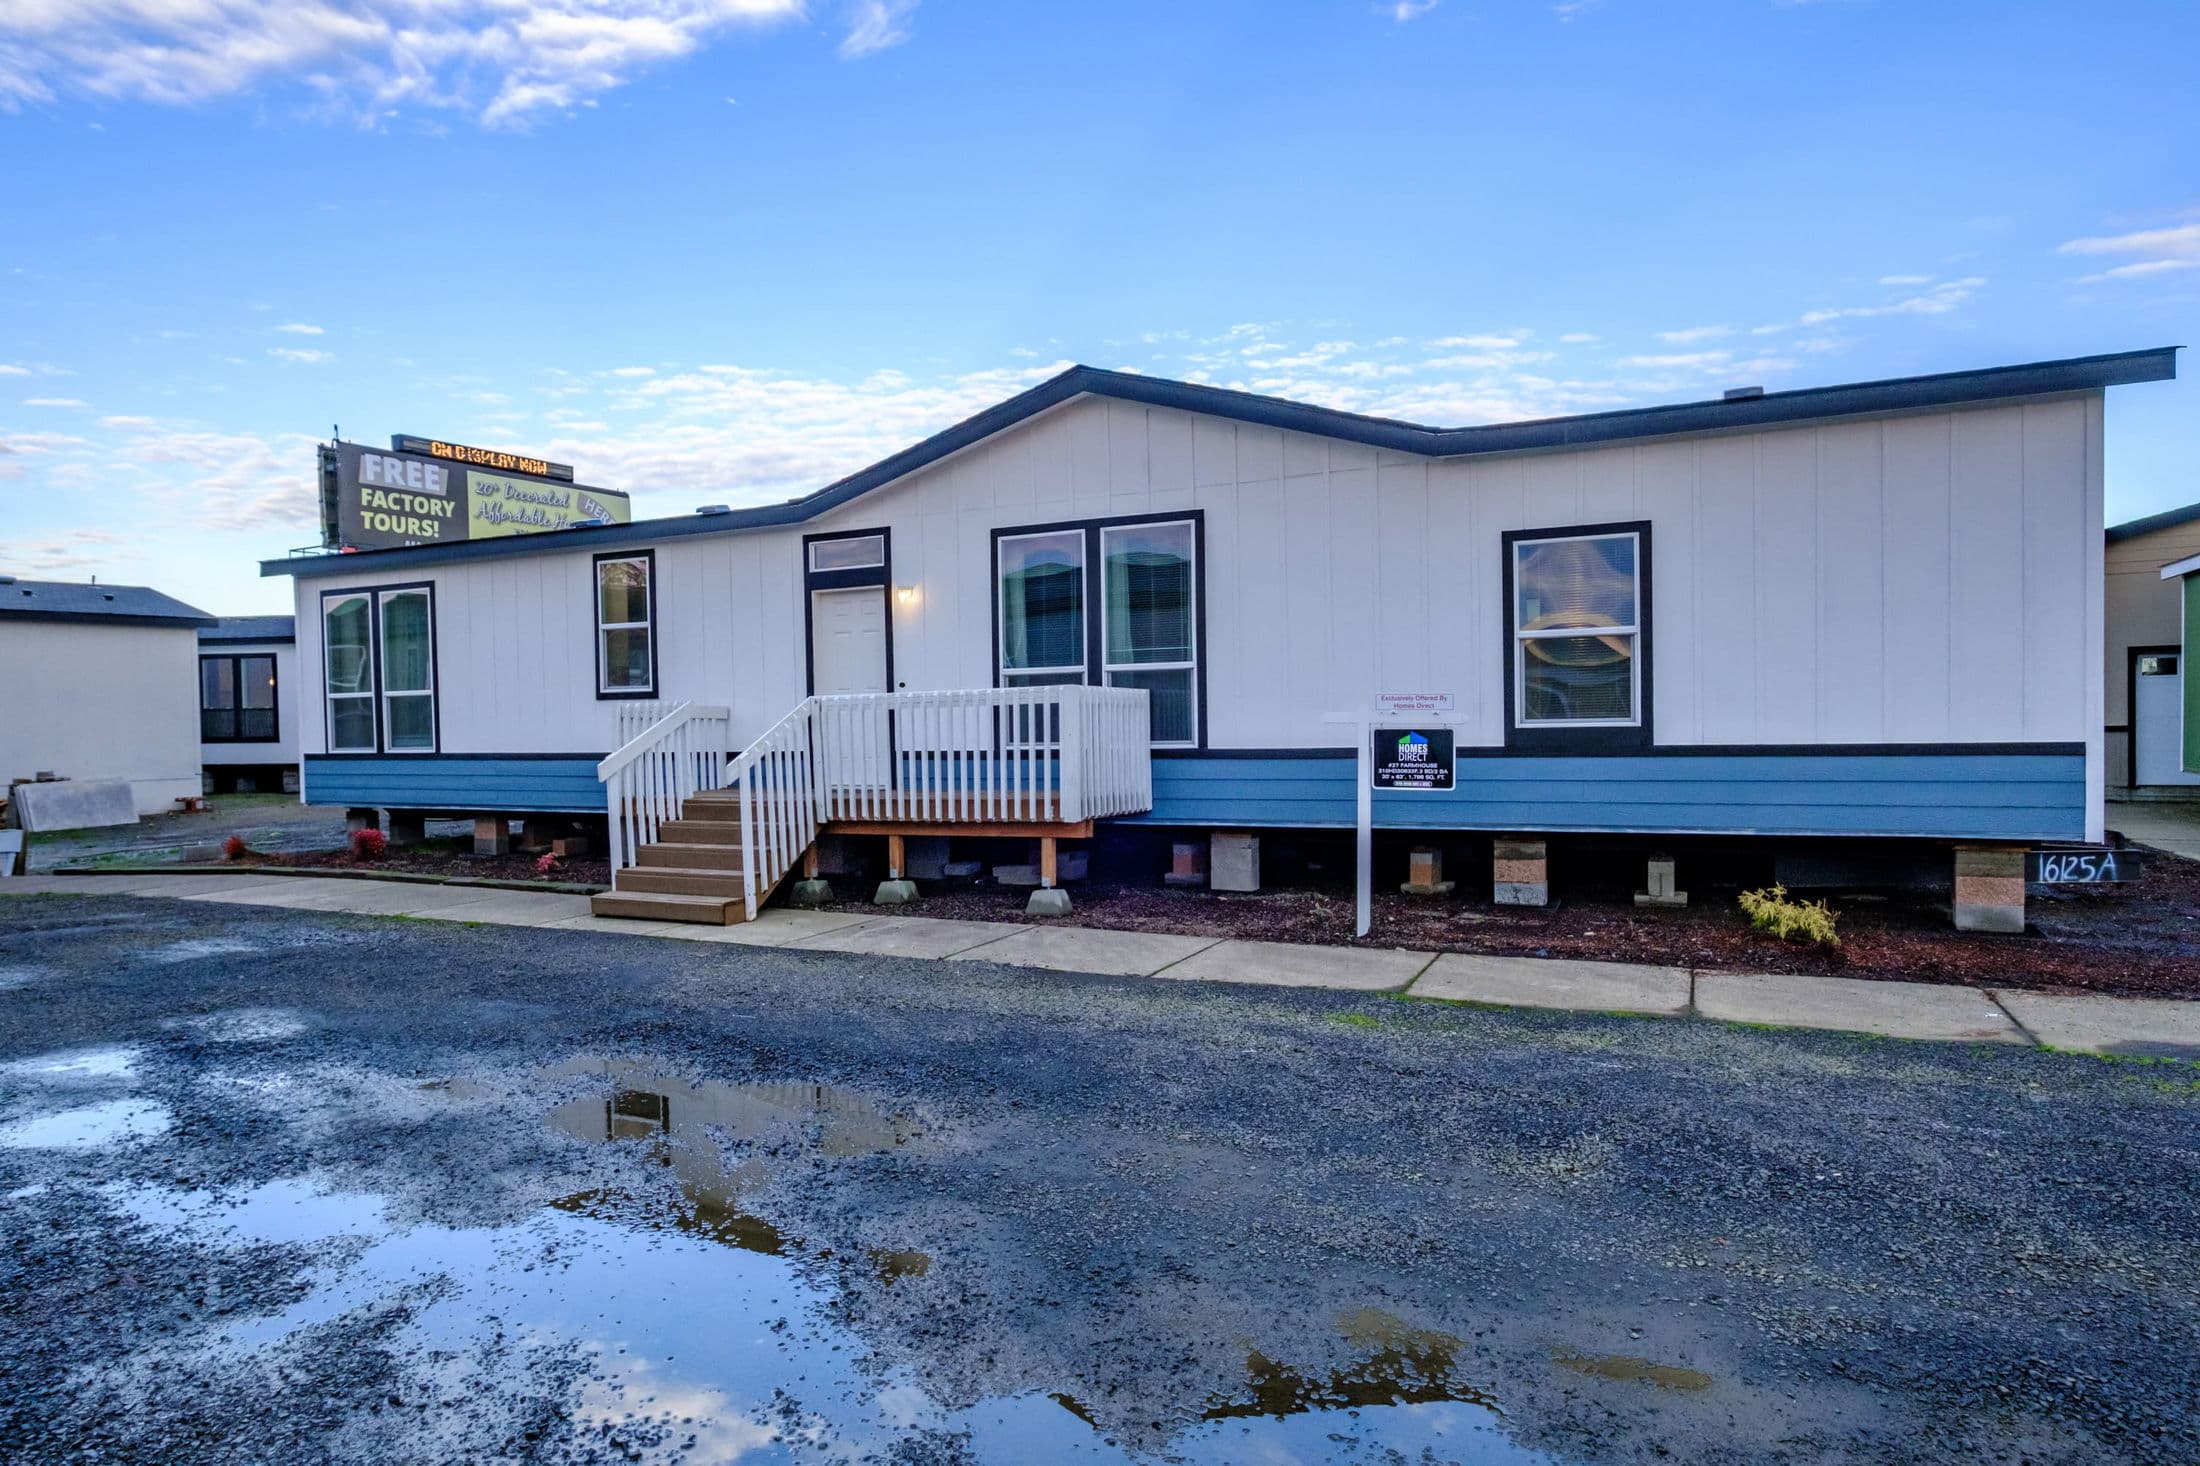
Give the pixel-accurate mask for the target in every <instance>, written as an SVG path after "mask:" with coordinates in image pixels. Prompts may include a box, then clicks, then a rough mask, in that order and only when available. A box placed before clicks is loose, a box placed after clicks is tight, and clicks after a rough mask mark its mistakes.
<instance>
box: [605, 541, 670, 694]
mask: <svg viewBox="0 0 2200 1466" xmlns="http://www.w3.org/2000/svg"><path fill="white" fill-rule="evenodd" d="M656 579H657V557H656V556H655V555H654V554H652V553H651V552H649V551H647V550H644V551H643V552H642V553H640V554H638V555H598V556H597V557H596V696H597V697H599V698H620V697H655V696H656V695H657V626H656V620H657V617H656V609H657V599H656V598H657V587H656Z"/></svg>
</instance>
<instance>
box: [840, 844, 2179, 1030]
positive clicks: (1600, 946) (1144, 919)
mask: <svg viewBox="0 0 2200 1466" xmlns="http://www.w3.org/2000/svg"><path fill="white" fill-rule="evenodd" d="M859 885H860V883H858V882H855V881H853V880H850V881H847V882H844V883H842V884H841V885H840V886H838V887H836V890H837V891H838V893H839V897H840V899H839V900H838V901H836V903H835V904H836V906H839V907H841V908H843V909H847V910H869V909H870V907H869V904H868V898H869V890H868V888H867V887H861V888H859ZM922 889H923V892H924V894H923V898H922V900H921V901H920V902H919V904H918V905H917V906H915V907H913V908H909V909H908V914H910V915H917V916H938V917H958V918H964V919H968V920H974V921H1012V922H1037V921H1038V920H1040V919H1039V918H1033V917H1029V916H1027V915H1026V914H1025V913H1024V908H1023V903H1024V899H1025V895H1026V893H1025V892H1023V891H1020V890H1012V889H1004V888H1001V887H997V886H990V885H981V886H972V887H966V888H964V889H961V890H947V889H940V888H937V887H932V886H926V887H923V888H922ZM1739 890H1740V887H1738V886H1729V885H1705V886H1702V887H1696V888H1692V889H1691V890H1690V893H1689V894H1690V904H1689V906H1688V908H1687V909H1686V910H1684V911H1657V912H1650V911H1640V910H1637V909H1636V908H1635V906H1634V904H1633V902H1632V900H1631V898H1630V897H1629V896H1628V895H1626V894H1625V893H1616V892H1612V891H1608V890H1599V889H1595V888H1575V889H1569V888H1566V887H1563V886H1562V887H1560V888H1559V890H1558V892H1557V893H1556V894H1557V901H1556V904H1554V905H1553V906H1551V907H1549V908H1546V909H1542V910H1532V909H1524V908H1520V907H1511V906H1498V905H1495V904H1494V903H1492V902H1491V901H1490V900H1489V898H1488V891H1487V889H1486V888H1485V889H1484V890H1482V891H1479V892H1471V893H1465V894H1461V895H1455V896H1452V897H1441V898H1416V897H1409V896H1403V895H1400V894H1398V892H1396V891H1395V890H1390V891H1385V890H1382V889H1380V888H1378V889H1377V891H1376V895H1375V913H1374V923H1373V928H1372V930H1371V932H1370V935H1369V936H1368V938H1367V941H1366V945H1369V946H1377V947H1409V948H1414V949H1417V950H1420V951H1432V952H1471V953H1479V954H1485V955H1490V956H1528V957H1568V958H1579V959H1584V960H1589V961H1602V962H1641V963H1649V964H1655V965H1660V966H1674V967H1698V968H1709V969H1714V970H1720V971H1730V972H1792V973H1805V974H1823V975H1827V976H1839V977H1860V978H1874V979H1881V980H1893V981H1903V982H1946V983H1991V984H1993V985H1995V986H2000V987H2011V988H2026V989H2031V990H2035V991H2040V992H2088V993H2106V994H2117V995H2123V996H2143V997H2193V998H2200V864H2196V863H2194V862H2191V861H2186V860H2181V859H2178V858H2177V857H2175V856H2172V855H2168V854H2164V853H2161V852H2154V851H2149V852H2148V855H2147V862H2146V866H2145V872H2144V874H2143V875H2142V876H2141V877H2140V879H2138V880H2136V881H2132V882H2130V883H2128V884H2125V885H2121V886H2102V887H2092V888H2082V887H2041V886H2035V887H2033V888H2032V889H2031V892H2030V894H2029V898H2028V908H2027V915H2028V916H2029V918H2030V928H2029V930H2028V931H2027V932H2026V933H2025V935H2023V936H2021V937H2005V936H1981V935H1974V934H1966V933H1963V932H1958V931H1956V930H1955V929H1954V928H1953V927H1952V926H1951V925H1950V920H1949V914H1948V907H1947V903H1946V897H1945V895H1944V894H1942V895H1940V896H1935V895H1933V894H1932V893H1915V892H1913V893H1888V894H1884V895H1881V894H1872V895H1838V894H1837V895H1834V896H1832V897H1830V898H1829V899H1830V903H1831V905H1832V906H1833V909H1834V911H1835V913H1836V914H1837V915H1838V917H1839V919H1840V933H1841V946H1840V948H1839V949H1838V950H1835V951H1823V950H1818V949H1813V948H1805V947H1796V946H1791V945H1788V944H1786V943H1783V942H1779V941H1775V940H1773V939H1772V938H1770V937H1766V936H1763V935H1761V934H1759V933H1758V932H1756V931H1753V930H1752V929H1751V928H1750V925H1749V923H1748V921H1747V919H1746V918H1744V917H1743V915H1742V914H1741V911H1740V909H1739V908H1738V907H1737V905H1736V903H1735V897H1736V895H1737V894H1738V893H1739ZM1071 896H1072V899H1073V900H1074V901H1075V903H1076V908H1075V910H1073V911H1072V912H1071V913H1070V914H1069V915H1068V916H1061V917H1048V918H1044V921H1045V922H1046V924H1049V925H1054V926H1088V927H1107V928H1112V929H1115V930H1120V931H1161V932H1184V933H1189V934H1192V935H1196V936H1218V937H1238V938H1249V939H1257V940H1260V941H1270V942H1310V943H1320V944H1330V945H1350V944H1353V943H1354V939H1353V936H1352V926H1353V900H1352V893H1351V890H1350V889H1349V888H1348V887H1344V886H1341V885H1337V884H1327V885H1322V884H1313V885H1307V886H1300V887H1295V888H1289V889H1278V890H1274V891H1263V892H1260V893H1258V894H1254V895H1233V894H1221V893H1216V892H1211V891H1203V890H1175V889H1170V888H1167V887H1161V886H1154V885H1149V884H1144V883H1138V882H1118V881H1107V880H1099V879H1095V880H1092V881H1084V882H1079V883H1078V884H1077V885H1076V886H1074V887H1072V888H1071Z"/></svg>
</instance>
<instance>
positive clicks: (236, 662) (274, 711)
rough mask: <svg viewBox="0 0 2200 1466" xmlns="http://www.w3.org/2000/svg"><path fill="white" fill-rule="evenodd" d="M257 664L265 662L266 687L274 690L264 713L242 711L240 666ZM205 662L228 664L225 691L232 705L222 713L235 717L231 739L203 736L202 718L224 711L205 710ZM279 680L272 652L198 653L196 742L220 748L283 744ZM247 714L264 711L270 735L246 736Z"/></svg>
mask: <svg viewBox="0 0 2200 1466" xmlns="http://www.w3.org/2000/svg"><path fill="white" fill-rule="evenodd" d="M261 661H264V662H266V663H267V675H268V682H269V684H270V685H271V686H272V687H273V689H274V691H273V695H272V697H271V698H270V700H269V703H268V706H267V707H266V708H265V709H260V708H251V709H247V708H246V707H245V704H244V664H245V663H246V662H261ZM208 662H228V663H229V664H230V668H229V691H230V696H231V698H232V699H233V701H232V702H231V703H230V706H229V707H228V708H227V709H226V711H228V712H229V713H230V714H231V715H232V716H233V717H235V718H236V720H237V721H236V723H235V727H236V729H237V731H236V732H235V733H232V734H231V735H229V736H228V737H226V738H209V737H207V736H206V715H207V714H208V713H213V712H222V711H224V709H221V708H210V707H208V706H207V705H206V664H207V663H208ZM282 678H283V672H282V663H281V662H280V660H278V659H277V657H276V655H275V653H274V652H272V651H264V652H201V653H199V742H201V743H221V744H229V743H280V742H282V741H283V686H282ZM247 711H251V712H261V711H265V712H266V713H267V715H268V722H269V726H270V728H271V729H272V730H273V731H271V732H269V733H266V734H256V733H255V734H248V733H246V732H245V731H244V715H245V713H246V712H247Z"/></svg>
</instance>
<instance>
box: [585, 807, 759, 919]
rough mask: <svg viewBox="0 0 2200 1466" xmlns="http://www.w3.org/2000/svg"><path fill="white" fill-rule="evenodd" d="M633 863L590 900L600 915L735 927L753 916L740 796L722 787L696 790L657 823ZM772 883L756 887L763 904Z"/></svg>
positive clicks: (635, 853)
mask: <svg viewBox="0 0 2200 1466" xmlns="http://www.w3.org/2000/svg"><path fill="white" fill-rule="evenodd" d="M634 860H635V863H634V864H633V865H630V866H627V867H626V868H625V869H623V870H621V871H619V872H618V873H617V874H616V875H614V876H613V877H612V889H611V890H608V891H599V892H597V893H596V894H595V895H594V896H592V897H591V898H589V906H590V908H591V909H592V910H593V911H594V913H595V914H596V915H597V916H623V917H628V918H631V919H634V920H639V921H685V922H692V923H695V924H698V925H702V926H735V925H738V924H739V923H741V922H743V921H746V920H747V919H748V907H747V903H746V902H745V901H744V900H743V899H742V896H741V872H742V866H741V862H742V853H741V795H740V792H739V791H738V790H732V789H719V790H712V791H710V792H708V793H704V794H696V795H691V796H690V797H689V798H687V799H685V800H683V801H682V802H681V804H680V817H679V818H678V819H676V820H667V821H665V822H664V823H663V824H661V825H659V826H658V827H657V838H656V840H654V841H653V842H651V843H650V844H647V845H644V846H641V847H640V848H639V849H637V850H636V851H635V852H634ZM776 884H777V882H776V881H774V882H772V883H771V884H770V885H766V886H765V887H764V888H763V889H761V890H759V891H758V892H757V893H756V899H757V904H758V905H759V906H761V905H762V904H763V903H764V901H765V899H766V898H767V897H769V896H770V894H771V886H773V885H776Z"/></svg>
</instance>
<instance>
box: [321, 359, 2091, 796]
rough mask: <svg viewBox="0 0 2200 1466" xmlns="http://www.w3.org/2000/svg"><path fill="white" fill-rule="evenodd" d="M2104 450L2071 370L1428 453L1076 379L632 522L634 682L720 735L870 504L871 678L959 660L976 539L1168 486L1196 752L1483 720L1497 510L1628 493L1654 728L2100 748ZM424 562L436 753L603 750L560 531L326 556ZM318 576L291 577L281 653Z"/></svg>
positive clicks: (584, 608)
mask: <svg viewBox="0 0 2200 1466" xmlns="http://www.w3.org/2000/svg"><path fill="white" fill-rule="evenodd" d="M2099 463H2100V399H2099V395H2098V394H2097V393H2096V394H2087V395H2084V396H2079V397H2071V398H2066V399H2053V400H2043V401H2036V402H2030V403H2020V404H2010V405H2001V406H1990V407H1979V408H1972V409H1965V410H1958V411H1947V412H1933V413H1922V414H1917V415H1914V416H1903V417H1896V418H1889V419H1870V420H1862V421H1853V422H1836V423H1828V424H1825V425H1821V426H1801V427H1790V428H1780V429H1774V430H1767V431H1762V432H1752V433H1737V434H1731V435H1720V436H1710V437H1700V438H1693V439H1663V440H1651V441H1645V442H1642V443H1638V444H1627V445H1621V446H1614V447H1602V448H1593V449H1581V450H1567V451H1553V452H1544V453H1535V454H1520V455H1512V456H1506V457H1493V458H1479V459H1463V460H1454V461H1449V462H1446V461H1431V460H1427V459H1422V458H1416V457H1413V456H1411V455H1404V454H1394V453H1383V454H1377V453H1375V452H1373V451H1372V450H1369V449H1366V448H1363V447H1360V446H1358V445H1354V444H1349V443H1342V442H1337V441H1333V440H1327V439H1323V438H1320V437H1315V436H1309V435H1306V434H1300V433H1285V432H1281V431H1278V430H1275V429H1271V428H1263V427H1257V426H1251V425H1243V424H1237V423H1233V422H1230V421H1227V420H1223V419H1219V418H1212V417H1207V416H1203V415H1199V414H1193V413H1187V412H1182V411H1177V410H1173V409H1164V408H1145V407H1140V406H1137V405H1135V404H1128V403H1122V402H1117V401H1112V400H1102V399H1091V398H1087V399H1080V400H1077V401H1073V402H1071V403H1067V404H1064V405H1063V406H1062V407H1059V408H1057V409H1054V410H1053V411H1050V412H1047V413H1044V414H1042V415H1041V416H1039V417H1037V418H1034V419H1032V420H1031V421H1029V422H1027V423H1024V424H1022V425H1020V426H1018V427H1016V428H1013V429H1010V430H1008V431H1007V432H1004V433H1002V434H999V435H997V436H995V437H993V438H991V439H988V440H987V441H985V442H983V443H980V444H978V445H976V446H974V447H972V448H970V449H968V450H966V451H964V452H962V453H960V454H957V455H955V456H953V457H951V458H948V459H945V460H943V461H941V462H939V463H936V464H933V465H931V466H929V467H927V468H925V469H922V470H919V471H917V472H915V473H913V474H911V475H909V476H907V477H906V478H904V479H903V480H901V481H900V482H898V483H895V484H892V485H889V486H887V487H886V488H883V489H880V490H877V491H875V492H873V493H871V494H868V495H866V496H864V497H863V498H861V499H858V500H855V501H853V502H852V503H850V504H848V505H845V506H843V507H841V508H839V509H837V510H834V511H832V512H831V513H829V514H827V515H824V516H822V517H821V518H820V519H819V520H817V521H815V522H813V523H812V524H809V525H806V526H801V527H797V528H789V529H783V530H770V531H757V532H745V533H738V534H718V535H695V536H683V537H678V538H674V539H668V540H665V541H663V542H661V543H660V544H659V545H658V547H657V563H658V607H659V627H658V636H659V642H660V663H661V666H662V671H663V678H662V686H661V688H660V692H661V695H662V696H664V697H666V698H671V699H678V698H683V697H692V698H697V699H703V700H708V701H712V702H720V701H723V702H727V703H730V705H731V706H732V707H733V708H734V716H735V728H736V736H737V737H747V736H750V735H753V734H754V733H757V732H760V731H761V730H762V729H764V728H765V727H768V726H769V725H770V724H771V723H772V722H774V721H775V720H776V719H777V718H778V717H779V716H780V715H781V714H782V713H783V712H784V711H785V710H786V709H787V708H788V707H789V706H790V705H791V704H792V703H793V702H794V701H796V700H797V699H798V698H800V697H801V696H802V695H803V693H804V692H805V690H806V667H805V655H804V618H803V600H802V564H801V550H800V542H801V537H802V533H803V532H804V530H809V531H813V532H821V531H845V530H858V529H878V528H884V529H887V530H889V531H891V534H892V545H893V582H894V584H895V585H896V586H900V587H905V588H908V589H910V590H911V591H913V592H914V594H913V596H911V597H910V598H908V599H906V600H904V599H903V598H901V597H898V596H896V597H894V598H893V599H892V614H893V627H894V658H895V674H896V678H897V680H898V681H900V682H902V683H905V684H906V685H907V686H908V687H910V688H912V689H924V688H954V687H982V686H989V685H991V683H992V681H993V647H992V636H993V616H994V604H993V601H994V595H995V591H994V587H993V579H992V561H991V533H992V531H993V530H995V529H1000V528H1013V527H1019V526H1028V525H1035V524H1045V523H1053V522H1058V521H1062V520H1068V519H1084V518H1103V517H1108V516H1114V515H1125V514H1143V513H1165V512H1176V511H1179V510H1184V509H1190V508H1197V509H1199V510H1200V511H1202V512H1203V513H1204V515H1205V520H1206V538H1205V547H1206V563H1205V580H1204V587H1203V589H1204V597H1205V600H1204V606H1203V610H1204V614H1205V620H1206V631H1207V641H1206V647H1205V653H1206V658H1205V672H1206V681H1207V689H1208V708H1207V714H1208V726H1207V735H1208V741H1209V742H1210V743H1211V744H1213V745H1215V746H1217V747H1232V746H1236V747H1314V746H1323V745H1332V744H1335V743H1337V742H1338V741H1339V738H1340V735H1339V732H1338V729H1337V727H1336V725H1335V724H1333V723H1328V722H1325V721H1324V717H1325V715H1326V714H1331V713H1338V712H1359V711H1362V710H1365V709H1366V708H1367V707H1368V705H1369V700H1370V699H1371V698H1372V697H1373V695H1374V694H1375V693H1377V692H1379V691H1384V690H1397V691H1424V692H1425V691H1434V692H1450V693H1452V694H1453V695H1454V697H1455V698H1456V699H1457V706H1458V710H1459V717H1460V719H1461V720H1462V724H1463V726H1462V730H1461V736H1462V739H1463V740H1464V741H1465V742H1467V743H1470V744H1485V745H1487V744H1496V743H1500V742H1502V741H1503V736H1504V730H1503V727H1502V720H1503V708H1504V681H1503V679H1504V677H1505V676H1506V675H1507V666H1506V656H1505V652H1504V643H1503V636H1504V625H1505V621H1504V607H1503V605H1502V603H1501V599H1500V597H1501V590H1500V575H1501V563H1502V562H1501V549H1500V543H1501V536H1502V535H1503V534H1504V532H1505V531H1507V530H1512V529H1529V528H1558V527H1564V526H1569V525H1578V524H1592V523H1605V522H1615V521H1632V520H1646V521H1648V522H1649V524H1650V525H1651V529H1652V551H1651V553H1652V564H1651V572H1652V607H1653V632H1652V638H1651V646H1650V657H1651V667H1652V680H1653V684H1654V719H1655V726H1656V733H1657V738H1658V741H1659V742H1660V743H1664V744H1752V743H1777V744H1795V743H1805V744H1808V743H1912V742H1915V743H1938V742H2015V741H2057V742H2065V741H2067V742H2076V741H2080V740H2088V739H2092V740H2096V741H2097V738H2098V731H2097V730H2098V727H2099V724H2100V716H2099V712H2100V709H2099V702H2100V694H2099V686H2100V677H2101V672H2100V654H2099V646H2100V642H2101V634H2100V627H2099V621H2098V615H2099V613H2098V609H2097V607H2098V599H2099V595H2100V568H2099V561H2100V555H2099V516H2100V507H2099V501H2100V483H2099ZM1095 569H1096V570H1097V567H1095ZM422 579H426V580H431V581H433V582H434V583H435V585H436V586H437V596H438V599H437V612H438V645H439V648H440V651H441V655H442V661H443V667H444V678H443V683H444V686H443V694H444V697H443V739H444V748H445V749H446V750H447V751H452V752H466V751H479V752H496V751H513V752H521V751H551V752H564V751H598V750H602V749H606V748H608V747H610V740H611V737H612V729H613V726H614V725H613V717H612V713H611V707H612V705H611V704H607V703H602V702H599V701H598V700H597V699H596V698H595V695H594V687H595V682H594V679H595V665H594V655H595V654H594V643H593V635H592V633H593V611H592V599H591V597H592V580H591V575H590V570H589V557H588V555H587V553H586V552H585V551H582V550H570V551H560V552H557V553H546V554H543V555H539V556H528V557H520V558H513V559H505V560H493V561H483V562H476V563H471V564H467V563H461V564H457V565H449V566H438V567H432V568H430V569H428V570H425V571H420V572H408V571H404V570H398V571H394V572H391V573H387V574H383V575H378V576H359V577H354V578H353V582H354V583H372V582H374V581H393V580H395V581H410V580H422ZM341 583H342V582H339V581H330V580H319V581H306V582H303V583H302V585H301V600H300V606H299V615H300V621H299V632H298V635H299V655H300V658H301V662H302V663H303V664H304V665H305V666H306V667H307V668H309V669H314V670H317V668H318V665H319V664H318V656H319V652H318V646H319V620H318V606H319V593H320V591H321V590H322V589H324V588H327V587H330V586H332V585H336V584H341ZM1095 583H1096V586H1097V581H1096V582H1095ZM2089 638H2090V639H2089ZM2089 648H2090V650H2089ZM304 680H307V679H301V681H304ZM2089 689H2090V690H2089ZM301 713H302V716H301V718H300V723H301V729H302V731H303V732H304V733H305V734H306V737H307V739H308V740H309V741H308V744H307V746H308V748H309V750H315V749H318V747H319V742H318V740H319V738H320V736H321V726H320V718H319V714H318V709H317V707H315V706H313V703H312V700H311V699H310V698H308V699H307V700H306V702H305V704H304V706H303V707H302V708H301Z"/></svg>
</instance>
